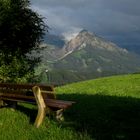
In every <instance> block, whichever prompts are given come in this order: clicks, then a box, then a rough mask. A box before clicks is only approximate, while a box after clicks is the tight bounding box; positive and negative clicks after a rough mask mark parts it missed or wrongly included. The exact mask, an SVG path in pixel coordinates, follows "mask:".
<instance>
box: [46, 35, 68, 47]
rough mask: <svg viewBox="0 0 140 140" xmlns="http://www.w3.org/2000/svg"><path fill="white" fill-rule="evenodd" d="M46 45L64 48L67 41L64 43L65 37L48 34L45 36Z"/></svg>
mask: <svg viewBox="0 0 140 140" xmlns="http://www.w3.org/2000/svg"><path fill="white" fill-rule="evenodd" d="M44 43H46V44H50V45H53V46H56V47H63V46H64V44H65V41H64V37H63V36H58V35H54V34H49V33H46V34H45V36H44Z"/></svg>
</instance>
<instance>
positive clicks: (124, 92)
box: [0, 74, 140, 140]
mask: <svg viewBox="0 0 140 140" xmlns="http://www.w3.org/2000/svg"><path fill="white" fill-rule="evenodd" d="M56 92H57V96H58V98H59V99H65V100H74V101H76V104H74V105H73V106H72V107H71V108H70V109H68V110H67V111H66V112H65V113H64V116H65V121H64V122H63V123H58V122H56V121H55V120H54V119H52V118H48V117H46V118H45V121H44V122H43V124H42V125H41V127H40V128H38V129H37V128H35V127H34V126H33V121H34V119H35V117H36V113H37V109H36V107H35V106H33V105H27V104H20V105H19V106H18V108H17V110H15V111H13V110H11V109H8V108H1V109H0V140H106V139H107V140H110V139H111V140H118V139H119V140H122V139H123V140H124V139H128V140H131V139H140V134H139V132H140V74H132V75H124V76H123V75H122V76H114V77H107V78H101V79H96V80H90V81H84V82H80V83H73V84H70V85H66V86H62V87H58V88H56ZM136 137H137V138H136Z"/></svg>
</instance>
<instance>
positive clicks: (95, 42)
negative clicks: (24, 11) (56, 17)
mask: <svg viewBox="0 0 140 140" xmlns="http://www.w3.org/2000/svg"><path fill="white" fill-rule="evenodd" d="M34 55H40V56H41V63H40V64H39V66H38V67H37V68H36V75H38V76H39V77H40V79H41V81H42V82H50V83H53V84H66V83H70V82H76V81H83V80H88V79H94V78H98V77H104V76H111V75H118V74H127V73H136V72H140V55H138V54H135V53H133V52H131V51H128V50H127V49H125V48H120V47H118V46H117V45H116V44H114V43H112V42H110V41H107V40H105V39H103V38H102V37H98V36H97V35H95V34H94V33H91V32H89V31H87V30H82V31H81V32H79V33H78V35H77V36H76V37H74V38H72V39H71V40H70V41H67V42H65V41H64V39H63V37H58V36H54V35H47V36H46V43H44V44H42V45H41V46H40V53H39V54H37V53H36V54H34Z"/></svg>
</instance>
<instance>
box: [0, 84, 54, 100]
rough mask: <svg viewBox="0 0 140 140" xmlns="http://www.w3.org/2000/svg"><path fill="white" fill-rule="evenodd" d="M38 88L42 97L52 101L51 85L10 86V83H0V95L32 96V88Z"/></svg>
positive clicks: (52, 88)
mask: <svg viewBox="0 0 140 140" xmlns="http://www.w3.org/2000/svg"><path fill="white" fill-rule="evenodd" d="M34 86H38V87H39V88H40V90H41V92H42V95H43V97H45V98H46V97H47V98H51V99H54V98H56V97H55V93H54V87H53V86H52V85H42V84H11V83H0V95H4V94H14V95H16V94H17V95H23V96H34V95H33V91H32V88H33V87H34Z"/></svg>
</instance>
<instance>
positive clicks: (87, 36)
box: [63, 29, 127, 54]
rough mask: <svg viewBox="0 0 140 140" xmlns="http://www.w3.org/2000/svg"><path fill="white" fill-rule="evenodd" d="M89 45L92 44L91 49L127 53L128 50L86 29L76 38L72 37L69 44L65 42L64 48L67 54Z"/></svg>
mask: <svg viewBox="0 0 140 140" xmlns="http://www.w3.org/2000/svg"><path fill="white" fill-rule="evenodd" d="M87 46H88V47H89V46H90V47H91V49H102V50H107V51H116V52H118V51H119V52H125V53H127V50H125V49H122V48H120V47H118V46H117V45H115V44H114V43H112V42H110V41H107V40H105V39H103V38H101V37H98V36H96V35H95V34H94V33H91V32H89V31H87V30H85V29H83V30H82V31H80V32H79V34H78V35H77V36H76V37H75V38H73V39H71V40H70V41H69V42H68V43H67V44H65V46H64V48H63V50H64V51H65V54H70V53H72V52H73V51H74V50H80V49H83V48H85V47H87Z"/></svg>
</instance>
